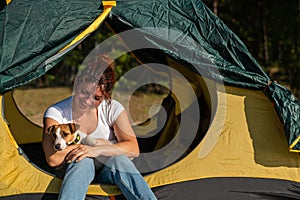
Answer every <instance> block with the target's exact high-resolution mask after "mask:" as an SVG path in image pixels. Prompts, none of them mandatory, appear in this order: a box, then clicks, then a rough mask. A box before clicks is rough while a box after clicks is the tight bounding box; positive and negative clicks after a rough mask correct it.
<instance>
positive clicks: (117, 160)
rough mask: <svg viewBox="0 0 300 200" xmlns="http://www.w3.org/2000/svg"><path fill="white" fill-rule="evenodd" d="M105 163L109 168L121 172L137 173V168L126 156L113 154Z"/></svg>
mask: <svg viewBox="0 0 300 200" xmlns="http://www.w3.org/2000/svg"><path fill="white" fill-rule="evenodd" d="M105 165H106V166H107V167H109V168H111V169H115V170H117V171H121V172H129V173H137V172H138V171H137V169H136V168H135V165H134V164H133V162H132V161H131V160H130V158H128V157H127V156H123V155H120V156H114V157H111V158H110V159H109V160H108V161H107V162H106V163H105Z"/></svg>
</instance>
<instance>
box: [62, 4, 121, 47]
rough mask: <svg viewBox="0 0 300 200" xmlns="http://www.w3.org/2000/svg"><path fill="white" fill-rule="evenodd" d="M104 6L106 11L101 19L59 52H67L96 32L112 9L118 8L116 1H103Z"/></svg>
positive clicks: (100, 16)
mask: <svg viewBox="0 0 300 200" xmlns="http://www.w3.org/2000/svg"><path fill="white" fill-rule="evenodd" d="M102 4H103V6H104V10H103V12H102V13H101V15H99V17H98V18H97V19H96V20H95V21H94V22H93V23H92V24H91V25H90V26H89V27H88V28H87V29H85V30H84V31H83V32H82V33H80V34H79V35H78V36H77V37H76V38H75V39H74V40H72V41H71V42H70V43H69V44H67V46H65V47H64V48H63V49H61V50H60V51H59V52H62V51H65V50H66V49H68V48H70V47H71V46H73V45H74V44H76V43H77V42H78V41H80V40H82V39H83V38H84V37H85V36H86V35H88V34H90V33H92V32H94V31H95V30H96V29H97V28H98V27H99V26H100V24H101V23H102V22H103V21H104V20H105V18H106V17H107V16H108V15H109V13H110V11H111V9H112V7H113V6H116V1H102Z"/></svg>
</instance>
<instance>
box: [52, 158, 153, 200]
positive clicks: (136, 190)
mask: <svg viewBox="0 0 300 200" xmlns="http://www.w3.org/2000/svg"><path fill="white" fill-rule="evenodd" d="M93 180H94V182H95V183H100V184H101V183H102V184H116V185H117V186H118V187H119V188H120V190H121V191H122V193H123V195H124V196H125V197H126V199H129V200H135V199H140V200H144V199H147V200H155V199H156V197H155V196H154V194H153V192H152V190H151V189H150V187H149V186H148V184H147V183H146V181H145V180H144V178H143V176H142V175H141V174H140V173H139V171H138V170H137V169H136V167H135V166H134V164H133V163H132V162H131V160H130V159H129V158H128V157H126V156H115V157H111V158H109V159H108V160H107V161H106V162H105V164H104V166H103V168H102V169H101V171H99V172H97V171H96V170H95V166H94V161H93V159H91V158H85V159H83V160H81V161H80V162H78V163H76V162H72V163H70V164H69V165H68V166H67V169H66V174H65V177H64V179H63V182H62V185H61V190H60V194H59V198H58V199H60V200H70V199H72V200H76V199H78V200H83V199H84V198H85V195H86V193H87V190H88V186H89V184H90V183H91V182H92V181H93Z"/></svg>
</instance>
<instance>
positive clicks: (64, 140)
mask: <svg viewBox="0 0 300 200" xmlns="http://www.w3.org/2000/svg"><path fill="white" fill-rule="evenodd" d="M78 128H79V125H76V124H74V123H68V124H56V125H52V126H50V127H49V128H48V133H49V134H50V135H52V138H53V140H54V145H53V147H54V149H55V150H57V151H62V150H63V149H65V148H66V147H67V146H68V145H72V144H79V143H81V144H85V145H89V146H95V145H96V143H97V142H96V140H95V139H94V138H91V137H89V136H86V134H84V133H82V132H80V131H79V130H78Z"/></svg>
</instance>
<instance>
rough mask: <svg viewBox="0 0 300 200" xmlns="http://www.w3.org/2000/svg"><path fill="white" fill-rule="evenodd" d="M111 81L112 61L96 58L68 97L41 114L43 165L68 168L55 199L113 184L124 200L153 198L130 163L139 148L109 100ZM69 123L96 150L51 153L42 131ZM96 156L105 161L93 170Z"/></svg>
mask: <svg viewBox="0 0 300 200" xmlns="http://www.w3.org/2000/svg"><path fill="white" fill-rule="evenodd" d="M107 66H108V67H107ZM103 69H105V70H103ZM101 70H102V71H101ZM103 71H104V72H103ZM114 82H115V80H114V71H113V67H112V61H111V60H109V59H108V58H107V56H102V57H101V58H99V60H98V61H97V62H96V63H95V64H92V65H90V66H87V67H86V68H85V69H84V70H82V72H81V73H80V74H79V76H77V78H76V81H75V84H74V94H73V95H72V96H71V97H69V98H67V99H65V100H63V101H61V102H58V103H56V104H54V105H53V106H51V107H49V108H48V109H47V110H46V112H45V114H44V120H43V123H44V133H43V148H44V152H45V156H46V159H47V162H48V164H49V165H50V166H52V167H55V166H61V165H63V164H64V163H67V164H68V165H67V168H66V173H65V176H64V179H63V182H62V186H61V191H60V194H59V199H68V200H69V199H72V200H74V199H80V200H82V199H84V197H85V195H86V192H87V189H88V186H89V184H90V183H91V182H92V181H94V182H97V183H98V182H99V183H102V184H116V185H117V186H118V187H119V188H120V190H121V191H122V192H123V195H124V196H125V197H126V198H127V199H156V197H155V196H154V194H153V193H152V191H151V189H150V188H149V186H148V185H147V183H146V182H145V180H144V179H143V177H142V176H141V174H140V173H139V172H138V171H137V169H136V168H135V166H134V165H133V163H132V162H131V158H135V157H137V156H138V155H139V147H138V143H137V140H136V137H135V133H134V131H133V129H132V127H131V125H130V122H129V119H128V116H127V113H126V111H125V110H124V107H123V106H122V105H121V104H120V103H119V102H117V101H115V100H112V99H111V98H110V92H111V90H112V87H113V85H114ZM70 122H73V123H76V124H78V125H79V130H80V131H81V132H83V133H85V134H86V135H89V136H90V137H92V138H95V139H96V140H97V145H96V146H86V145H83V144H78V145H70V146H68V147H67V148H66V149H64V150H62V151H56V150H55V149H54V148H53V140H52V138H51V136H50V135H49V134H48V132H47V129H48V128H49V127H50V126H52V125H54V124H61V123H70ZM100 157H105V158H107V159H106V161H105V163H104V165H103V167H102V168H101V169H99V170H97V169H96V168H95V165H94V160H95V159H97V158H100Z"/></svg>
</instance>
